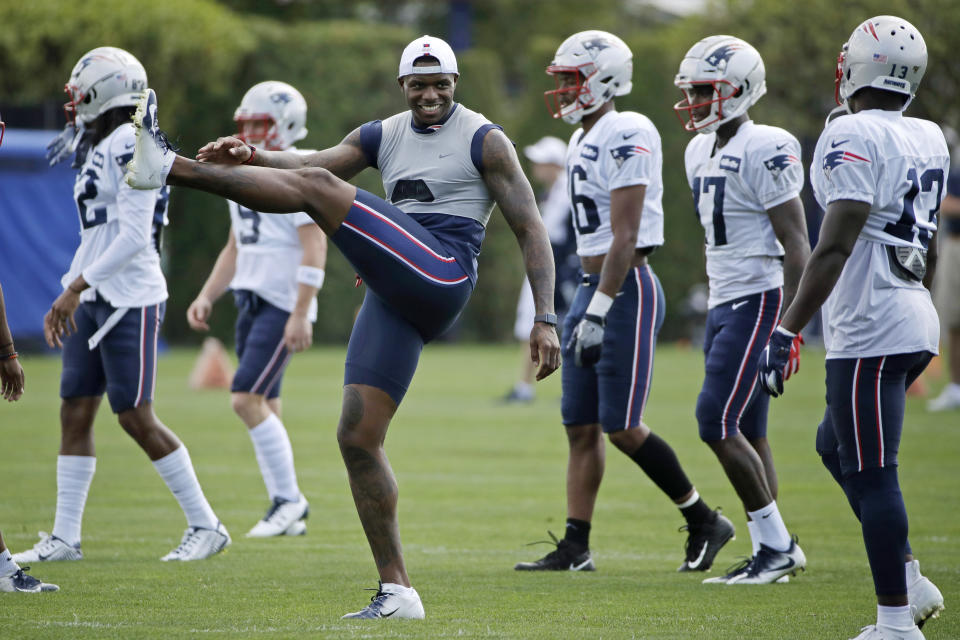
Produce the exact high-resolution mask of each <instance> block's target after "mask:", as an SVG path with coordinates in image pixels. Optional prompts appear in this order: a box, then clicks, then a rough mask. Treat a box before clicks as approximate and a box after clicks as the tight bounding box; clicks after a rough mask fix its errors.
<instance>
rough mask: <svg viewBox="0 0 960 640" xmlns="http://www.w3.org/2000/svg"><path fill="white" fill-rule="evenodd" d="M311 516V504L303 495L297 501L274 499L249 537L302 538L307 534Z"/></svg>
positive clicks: (248, 533)
mask: <svg viewBox="0 0 960 640" xmlns="http://www.w3.org/2000/svg"><path fill="white" fill-rule="evenodd" d="M309 515H310V504H309V503H308V502H307V499H306V498H305V497H304V496H303V494H302V493H301V494H300V497H299V498H298V499H297V500H284V499H283V498H274V499H273V504H271V505H270V508H269V509H268V510H267V515H265V516H263V520H261V521H260V522H258V523H257V524H255V525H254V526H253V529H250V531H248V532H247V537H248V538H272V537H274V536H302V535H303V534H305V533H306V532H307V523H306V522H305V520H306V519H307V517H309Z"/></svg>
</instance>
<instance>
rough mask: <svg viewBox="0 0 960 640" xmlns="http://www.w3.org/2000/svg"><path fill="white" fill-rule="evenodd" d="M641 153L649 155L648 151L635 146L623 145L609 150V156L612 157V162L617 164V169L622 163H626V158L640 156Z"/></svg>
mask: <svg viewBox="0 0 960 640" xmlns="http://www.w3.org/2000/svg"><path fill="white" fill-rule="evenodd" d="M641 153H650V150H649V149H645V148H643V147H641V146H640V145H637V144H625V145H623V146H622V147H616V148H614V149H611V150H610V155H612V156H613V160H614V162H616V163H617V168H618V169H619V168H620V167H622V166H623V163H624V162H626V160H627V159H628V158H630V157H631V156H636V155H640V154H641Z"/></svg>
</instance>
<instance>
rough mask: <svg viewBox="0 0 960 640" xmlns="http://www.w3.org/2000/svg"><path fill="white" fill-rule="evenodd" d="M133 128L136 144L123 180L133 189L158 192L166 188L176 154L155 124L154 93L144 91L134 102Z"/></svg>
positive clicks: (148, 90)
mask: <svg viewBox="0 0 960 640" xmlns="http://www.w3.org/2000/svg"><path fill="white" fill-rule="evenodd" d="M133 126H134V128H135V129H136V131H137V143H136V145H135V146H134V148H133V159H131V160H130V162H128V163H127V171H126V173H125V174H124V176H123V179H124V181H125V182H126V183H127V184H128V185H130V186H131V187H133V188H134V189H159V188H160V187H162V186H163V185H164V184H166V180H167V174H168V173H170V167H172V166H173V161H174V159H175V158H176V157H177V154H176V153H175V152H174V151H173V149H171V146H170V143H169V142H167V137H166V135H164V133H163V132H162V131H160V127H159V125H158V124H157V94H156V93H154V91H153V89H147V90H146V91H144V92H143V95H142V96H141V97H140V99H139V100H138V101H137V112H136V113H135V114H134V115H133Z"/></svg>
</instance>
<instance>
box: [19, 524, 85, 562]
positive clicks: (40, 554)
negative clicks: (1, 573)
mask: <svg viewBox="0 0 960 640" xmlns="http://www.w3.org/2000/svg"><path fill="white" fill-rule="evenodd" d="M38 535H39V536H40V542H38V543H37V544H35V545H33V548H32V549H27V550H26V551H21V552H20V553H15V554H13V561H14V562H16V563H17V564H19V565H24V564H30V563H32V562H53V561H55V560H82V559H83V553H82V552H81V551H80V545H79V544H78V545H77V546H75V547H74V546H72V545H70V544H67V543H66V542H64V541H63V540H61V539H60V538H58V537H57V536H54V535H51V534H49V533H47V532H46V531H41V532H40V533H39V534H38Z"/></svg>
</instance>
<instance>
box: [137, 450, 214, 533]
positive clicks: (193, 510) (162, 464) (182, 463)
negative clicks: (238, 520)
mask: <svg viewBox="0 0 960 640" xmlns="http://www.w3.org/2000/svg"><path fill="white" fill-rule="evenodd" d="M153 466H154V468H155V469H156V470H157V473H159V474H160V477H161V478H163V481H164V482H165V483H167V487H168V488H169V489H170V491H171V493H173V497H174V498H176V499H177V502H179V503H180V508H181V509H183V515H185V516H186V517H187V526H190V527H199V528H201V529H216V528H217V523H218V522H219V520H218V519H217V516H216V514H215V513H214V512H213V509H211V508H210V503H209V502H207V499H206V497H204V495H203V489H201V488H200V482H199V481H198V480H197V474H196V472H194V470H193V463H192V462H190V454H189V453H188V452H187V447H186V445H183V444H181V445H180V447H178V448H177V449H176V450H175V451H174V452H173V453H168V454H167V455H165V456H164V457H162V458H160V459H159V460H154V461H153Z"/></svg>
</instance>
